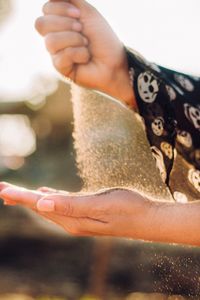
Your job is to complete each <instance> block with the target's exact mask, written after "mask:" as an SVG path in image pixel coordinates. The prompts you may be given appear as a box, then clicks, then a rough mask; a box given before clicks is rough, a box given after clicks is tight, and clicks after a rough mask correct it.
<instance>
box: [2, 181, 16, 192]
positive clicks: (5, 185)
mask: <svg viewBox="0 0 200 300" xmlns="http://www.w3.org/2000/svg"><path fill="white" fill-rule="evenodd" d="M12 186H13V187H16V185H14V184H11V183H8V182H5V181H2V182H0V191H2V190H3V189H6V188H8V187H12Z"/></svg>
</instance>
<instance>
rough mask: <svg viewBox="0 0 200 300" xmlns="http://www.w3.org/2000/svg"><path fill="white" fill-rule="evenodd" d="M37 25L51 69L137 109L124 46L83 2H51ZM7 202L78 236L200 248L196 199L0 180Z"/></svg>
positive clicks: (90, 7) (1, 195) (2, 194)
mask: <svg viewBox="0 0 200 300" xmlns="http://www.w3.org/2000/svg"><path fill="white" fill-rule="evenodd" d="M43 12H44V16H42V17H40V18H38V19H37V21H36V29H37V30H38V32H39V33H40V34H41V35H42V36H44V40H45V44H46V47H47V50H48V51H49V53H50V55H51V58H52V62H53V64H54V66H55V68H56V69H57V70H58V71H59V72H60V73H61V74H62V75H64V76H66V77H68V78H70V79H72V80H73V81H75V82H76V83H78V84H80V85H82V86H85V87H88V88H93V89H98V90H100V91H103V92H105V93H107V94H109V95H111V96H114V97H116V98H118V99H120V100H122V101H124V102H125V103H127V104H128V105H130V106H132V107H133V108H136V102H135V95H134V92H133V89H132V87H131V85H130V81H129V74H128V66H127V59H126V54H125V50H124V46H123V44H122V43H121V42H120V40H119V39H118V38H117V36H116V35H115V33H114V32H113V31H112V29H111V28H110V26H109V25H108V23H107V22H106V21H105V19H104V18H103V17H102V16H101V15H100V14H99V12H97V11H96V9H95V8H94V7H92V6H91V5H90V4H88V3H87V2H86V1H84V0H71V1H70V2H69V1H62V2H61V1H55V0H54V1H49V2H47V4H45V5H44V7H43ZM0 197H1V198H2V199H3V200H4V203H5V204H6V205H16V204H19V205H22V206H24V207H27V208H29V209H31V210H33V211H35V212H36V213H37V214H38V215H40V216H42V217H44V218H46V219H48V220H51V221H53V222H54V223H56V224H57V225H59V226H61V227H62V228H64V230H66V231H67V232H68V233H71V234H73V235H78V236H114V237H127V238H133V239H141V240H146V241H155V242H169V243H180V244H189V245H198V246H200V230H199V228H200V217H199V216H200V205H199V201H196V202H193V203H188V204H181V203H171V202H170V203H168V202H156V201H153V200H151V199H148V198H146V197H144V196H142V195H141V194H139V193H137V192H136V191H132V190H125V189H115V190H107V191H100V192H99V193H98V194H89V195H85V194H82V195H81V194H76V195H75V194H69V193H67V192H65V191H57V190H54V189H50V188H46V187H45V188H40V189H38V190H37V191H34V190H28V189H24V188H21V187H18V186H14V185H11V184H9V183H5V182H2V183H0Z"/></svg>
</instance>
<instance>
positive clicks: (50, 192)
mask: <svg viewBox="0 0 200 300" xmlns="http://www.w3.org/2000/svg"><path fill="white" fill-rule="evenodd" d="M37 191H39V192H43V193H49V194H52V193H54V194H55V193H57V190H56V189H52V188H49V187H47V186H42V187H40V188H38V189H37Z"/></svg>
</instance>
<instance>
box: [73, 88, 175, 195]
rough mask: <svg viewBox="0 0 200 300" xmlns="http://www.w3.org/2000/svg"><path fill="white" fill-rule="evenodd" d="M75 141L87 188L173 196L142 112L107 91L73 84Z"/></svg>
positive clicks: (81, 173) (79, 166) (88, 189)
mask: <svg viewBox="0 0 200 300" xmlns="http://www.w3.org/2000/svg"><path fill="white" fill-rule="evenodd" d="M72 103H73V113H74V133H73V137H74V145H75V150H76V160H77V165H78V169H79V172H80V176H81V178H82V180H83V182H84V188H83V190H84V191H86V192H96V191H99V190H102V189H105V188H115V187H120V188H127V189H132V190H133V189H134V190H137V191H139V192H141V193H143V194H145V195H147V196H149V197H151V198H154V199H157V200H168V201H172V198H171V196H170V192H169V190H168V188H167V186H166V185H165V184H164V183H163V181H162V179H161V176H160V173H159V170H158V168H157V167H156V163H155V160H154V158H153V156H152V153H151V150H150V146H149V143H148V141H147V138H146V134H145V130H144V126H143V124H142V121H141V119H140V117H139V115H138V114H136V113H135V112H133V111H132V110H131V109H129V108H128V107H126V106H125V105H124V104H122V103H121V102H120V101H118V100H116V99H113V98H111V97H109V96H107V95H105V94H102V93H99V92H96V91H93V90H89V89H85V88H80V87H78V86H77V85H75V84H73V85H72Z"/></svg>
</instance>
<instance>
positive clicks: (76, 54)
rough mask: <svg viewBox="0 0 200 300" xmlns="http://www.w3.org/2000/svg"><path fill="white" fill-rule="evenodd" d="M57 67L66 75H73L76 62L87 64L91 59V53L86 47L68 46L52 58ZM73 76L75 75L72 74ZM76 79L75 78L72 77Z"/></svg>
mask: <svg viewBox="0 0 200 300" xmlns="http://www.w3.org/2000/svg"><path fill="white" fill-rule="evenodd" d="M52 60H53V65H54V66H55V68H56V69H57V70H58V71H59V72H60V73H62V74H63V75H65V76H69V74H71V75H72V70H73V65H74V64H86V63H88V62H89V61H90V53H89V50H88V49H87V48H86V47H76V48H72V47H70V48H66V49H64V50H61V51H59V52H58V53H57V54H55V55H54V56H53V58H52ZM72 77H73V76H72ZM71 79H73V80H74V78H71Z"/></svg>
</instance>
